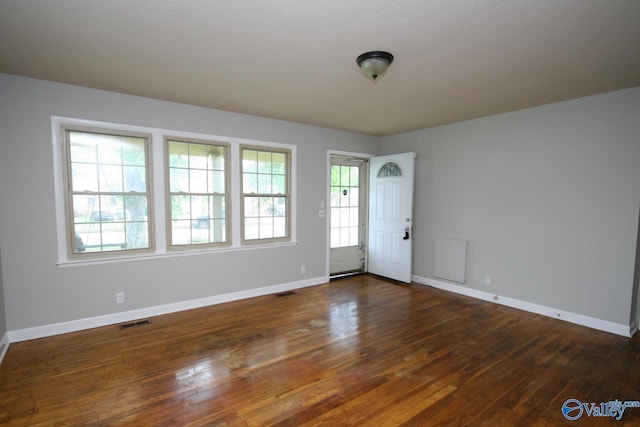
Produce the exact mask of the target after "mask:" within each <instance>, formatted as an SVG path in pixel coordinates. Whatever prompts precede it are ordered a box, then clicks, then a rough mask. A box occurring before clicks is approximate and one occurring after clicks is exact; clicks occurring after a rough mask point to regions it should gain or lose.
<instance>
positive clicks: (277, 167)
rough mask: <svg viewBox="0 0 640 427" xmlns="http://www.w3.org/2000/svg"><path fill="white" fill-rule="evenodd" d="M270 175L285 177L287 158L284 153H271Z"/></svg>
mask: <svg viewBox="0 0 640 427" xmlns="http://www.w3.org/2000/svg"><path fill="white" fill-rule="evenodd" d="M271 162H272V173H274V174H277V175H286V173H287V156H286V154H284V153H272V154H271Z"/></svg>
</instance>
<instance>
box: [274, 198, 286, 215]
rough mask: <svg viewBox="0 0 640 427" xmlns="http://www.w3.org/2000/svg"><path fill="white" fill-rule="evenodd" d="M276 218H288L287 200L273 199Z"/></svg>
mask: <svg viewBox="0 0 640 427" xmlns="http://www.w3.org/2000/svg"><path fill="white" fill-rule="evenodd" d="M273 207H274V212H273V215H274V216H282V217H284V216H287V198H286V197H275V198H274V199H273Z"/></svg>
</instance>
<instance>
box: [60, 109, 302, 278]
mask: <svg viewBox="0 0 640 427" xmlns="http://www.w3.org/2000/svg"><path fill="white" fill-rule="evenodd" d="M65 125H68V126H86V127H92V128H100V129H105V130H113V131H116V132H117V131H123V132H135V133H146V134H150V135H151V139H150V143H151V150H150V151H151V159H150V163H151V171H150V176H151V179H152V183H151V188H152V192H153V193H152V194H151V200H152V201H153V206H152V209H153V217H154V222H155V227H154V228H153V229H154V234H153V236H149V238H150V240H153V241H155V244H154V245H153V246H154V250H153V251H152V252H149V253H144V254H124V253H123V254H122V255H119V254H118V255H113V254H110V255H109V256H108V257H107V256H105V257H104V258H101V257H100V255H99V254H96V257H93V258H91V259H82V260H76V259H70V257H69V248H68V244H69V243H68V240H69V239H68V237H67V235H68V225H67V218H66V213H65V212H66V210H65V204H66V201H65V196H64V194H65V187H64V179H63V173H64V170H63V169H64V165H65V162H66V160H65V159H64V151H63V144H64V142H65V141H64V131H63V127H64V126H65ZM51 134H52V143H53V173H54V181H53V183H54V191H55V211H56V212H55V217H56V236H57V250H58V254H57V263H56V264H57V265H58V266H59V267H70V266H75V265H87V264H106V263H114V262H129V261H136V260H142V259H150V258H167V257H182V256H194V255H202V254H207V253H220V252H237V251H247V250H260V249H268V248H275V247H286V246H295V245H297V244H298V242H297V146H296V145H293V144H283V143H278V142H270V141H261V140H252V139H245V138H234V137H228V136H222V135H212V134H203V133H196V132H185V131H177V130H173V129H161V128H151V127H145V126H134V125H126V124H118V123H110V122H101V121H95V120H85V119H78V118H72V117H62V116H51ZM165 136H170V137H175V138H189V139H201V140H210V141H219V142H222V143H226V144H229V156H230V162H229V165H230V171H229V173H230V176H231V179H230V183H229V184H230V188H229V194H230V198H231V219H230V223H231V243H230V245H228V246H224V247H206V248H193V249H184V248H181V249H179V250H175V249H169V247H168V245H167V227H166V226H165V225H166V223H167V215H166V210H165V209H166V203H165V201H166V197H167V196H166V192H165V191H164V187H165V182H166V181H165V180H167V179H168V177H167V176H166V171H165V167H164V165H165V160H164V156H165V155H166V153H165V150H164V138H165ZM241 145H252V146H256V147H264V148H267V149H268V148H281V149H287V150H290V151H291V172H290V173H291V176H290V180H291V181H290V186H291V187H290V191H291V194H290V197H291V207H290V208H291V219H290V221H291V224H290V227H291V228H290V233H291V235H290V240H289V241H288V242H273V243H266V242H265V243H262V244H255V243H253V244H243V242H242V239H241V235H240V221H241V218H240V212H241V211H240V198H241V197H242V194H240V191H241V185H240V184H241V183H240V180H241V176H240V174H241V172H242V171H241V170H240V162H238V161H237V160H238V159H239V158H240V157H239V156H240V146H241Z"/></svg>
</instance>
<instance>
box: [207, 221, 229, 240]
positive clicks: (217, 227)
mask: <svg viewBox="0 0 640 427" xmlns="http://www.w3.org/2000/svg"><path fill="white" fill-rule="evenodd" d="M210 238H211V241H212V242H226V241H227V236H226V223H225V221H224V220H222V219H215V220H213V221H211V237H210Z"/></svg>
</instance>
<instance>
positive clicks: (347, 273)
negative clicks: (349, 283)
mask: <svg viewBox="0 0 640 427" xmlns="http://www.w3.org/2000/svg"><path fill="white" fill-rule="evenodd" d="M360 274H367V272H366V271H364V270H354V271H345V272H343V273H336V274H332V275H331V276H329V280H334V279H342V278H345V277H352V276H358V275H360Z"/></svg>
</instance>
